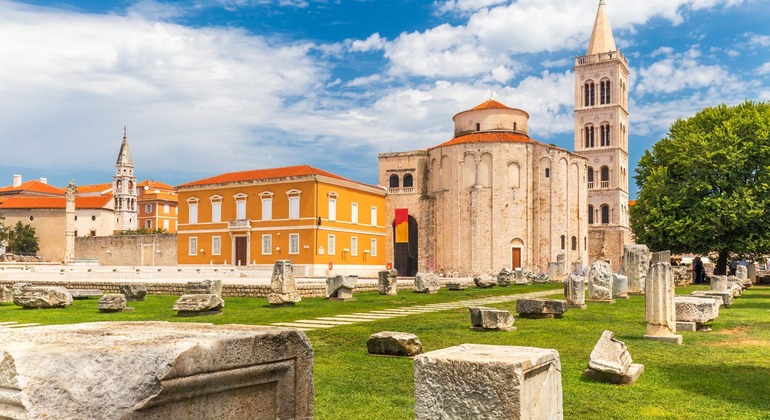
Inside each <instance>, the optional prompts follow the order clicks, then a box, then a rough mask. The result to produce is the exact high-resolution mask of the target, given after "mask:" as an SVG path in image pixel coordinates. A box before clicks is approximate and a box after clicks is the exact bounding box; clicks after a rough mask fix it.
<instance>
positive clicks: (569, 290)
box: [564, 274, 587, 309]
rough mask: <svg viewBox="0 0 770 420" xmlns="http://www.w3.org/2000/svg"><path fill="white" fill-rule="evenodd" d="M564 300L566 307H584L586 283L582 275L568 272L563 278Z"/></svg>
mask: <svg viewBox="0 0 770 420" xmlns="http://www.w3.org/2000/svg"><path fill="white" fill-rule="evenodd" d="M564 300H566V301H567V307H568V308H580V309H586V308H587V306H586V283H585V279H583V277H581V276H578V275H575V274H570V275H568V276H567V278H566V279H565V280H564Z"/></svg>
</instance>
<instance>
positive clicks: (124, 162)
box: [112, 127, 137, 231]
mask: <svg viewBox="0 0 770 420" xmlns="http://www.w3.org/2000/svg"><path fill="white" fill-rule="evenodd" d="M112 191H113V196H114V199H115V218H116V222H115V230H116V231H122V230H136V226H137V220H136V219H137V204H136V177H134V162H133V161H132V160H131V152H130V151H129V150H128V136H126V128H125V127H123V143H122V144H121V145H120V152H119V153H118V160H117V162H116V163H115V175H114V176H113V177H112Z"/></svg>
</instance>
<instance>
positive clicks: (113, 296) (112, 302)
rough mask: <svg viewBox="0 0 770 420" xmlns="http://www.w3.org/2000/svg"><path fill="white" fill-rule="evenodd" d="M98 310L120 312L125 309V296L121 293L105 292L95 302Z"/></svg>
mask: <svg viewBox="0 0 770 420" xmlns="http://www.w3.org/2000/svg"><path fill="white" fill-rule="evenodd" d="M96 308H97V309H98V310H99V312H121V311H124V310H126V296H125V295H124V294H122V293H107V294H104V295H102V297H101V298H99V302H98V303H97V304H96Z"/></svg>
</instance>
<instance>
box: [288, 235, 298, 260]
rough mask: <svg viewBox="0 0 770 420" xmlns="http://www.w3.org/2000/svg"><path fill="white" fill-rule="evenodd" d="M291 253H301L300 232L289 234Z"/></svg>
mask: <svg viewBox="0 0 770 420" xmlns="http://www.w3.org/2000/svg"><path fill="white" fill-rule="evenodd" d="M289 254H291V255H297V254H299V233H290V234H289Z"/></svg>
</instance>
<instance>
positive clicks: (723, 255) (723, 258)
mask: <svg viewBox="0 0 770 420" xmlns="http://www.w3.org/2000/svg"><path fill="white" fill-rule="evenodd" d="M729 256H730V252H729V251H727V250H722V251H719V258H717V266H716V267H715V268H714V274H715V275H718V276H724V275H726V274H727V257H729Z"/></svg>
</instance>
